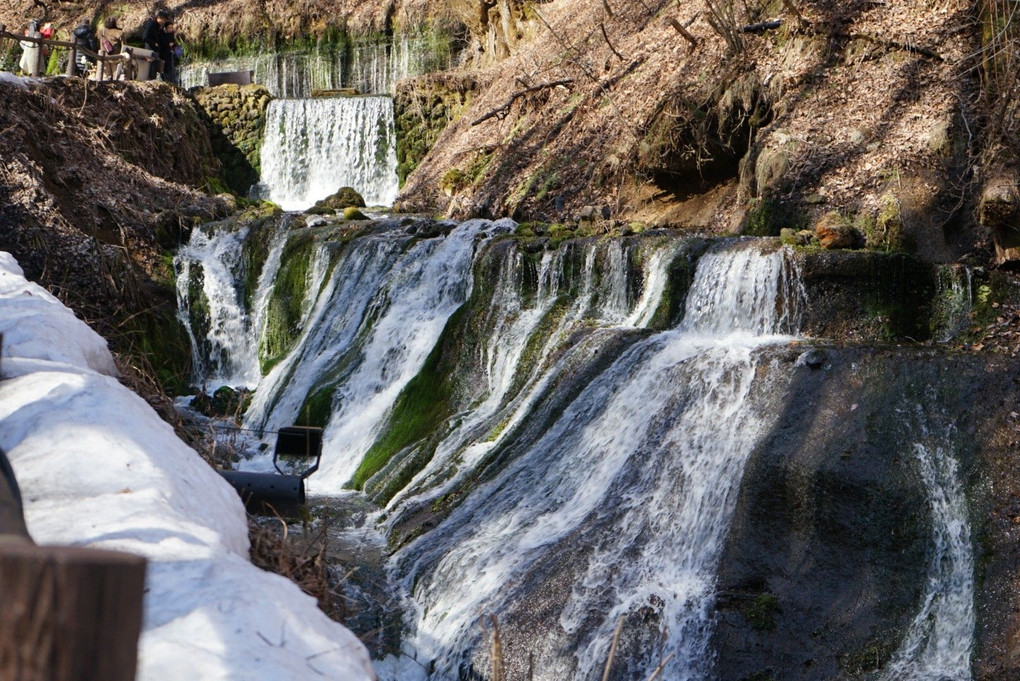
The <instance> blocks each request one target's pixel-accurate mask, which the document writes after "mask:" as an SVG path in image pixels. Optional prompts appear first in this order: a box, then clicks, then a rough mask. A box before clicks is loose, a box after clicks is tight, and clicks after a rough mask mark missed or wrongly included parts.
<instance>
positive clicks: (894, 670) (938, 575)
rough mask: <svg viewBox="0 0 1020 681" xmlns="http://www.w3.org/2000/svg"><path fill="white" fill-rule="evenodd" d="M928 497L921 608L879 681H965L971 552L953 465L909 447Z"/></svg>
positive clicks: (925, 449) (933, 451)
mask: <svg viewBox="0 0 1020 681" xmlns="http://www.w3.org/2000/svg"><path fill="white" fill-rule="evenodd" d="M913 454H914V460H915V461H916V462H917V468H918V471H919V472H920V474H921V479H922V481H923V482H924V486H925V490H926V491H927V493H928V503H929V505H930V508H931V518H932V553H931V557H930V559H929V564H928V582H927V584H926V585H925V589H924V593H923V595H922V601H921V608H920V610H919V611H918V613H917V615H916V616H915V617H914V620H913V622H911V624H910V627H909V628H908V630H907V634H906V636H905V637H904V639H903V642H902V643H901V644H900V648H899V650H897V651H896V653H894V654H893V657H892V660H891V661H890V662H889V664H888V665H887V666H886V668H885V669H884V670H883V672H882V675H881V677H880V678H881V681H933V680H937V681H970V679H971V678H972V676H971V671H970V656H971V648H972V647H973V641H974V626H975V612H974V551H973V548H972V546H971V532H970V520H969V517H968V509H967V498H966V496H965V495H964V493H963V487H962V485H961V484H960V478H959V472H958V470H957V467H958V466H957V463H956V460H955V459H954V458H953V457H952V456H951V455H950V454H949V453H948V452H947V451H945V450H944V449H943V448H942V447H940V446H928V445H925V444H923V443H917V444H915V445H914V452H913Z"/></svg>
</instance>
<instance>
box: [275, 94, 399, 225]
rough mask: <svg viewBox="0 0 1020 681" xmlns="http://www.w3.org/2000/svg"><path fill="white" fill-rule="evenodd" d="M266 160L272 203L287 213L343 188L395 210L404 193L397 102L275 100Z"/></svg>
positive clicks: (373, 98) (381, 98)
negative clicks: (396, 124)
mask: <svg viewBox="0 0 1020 681" xmlns="http://www.w3.org/2000/svg"><path fill="white" fill-rule="evenodd" d="M261 159H262V177H261V181H262V184H264V185H265V186H266V187H268V197H267V198H269V199H270V200H271V201H273V202H274V203H277V204H279V205H280V206H281V207H283V208H284V209H285V210H302V209H305V208H308V207H310V206H311V205H312V204H313V203H315V202H316V201H318V200H320V199H324V198H326V197H327V196H329V195H330V194H333V193H334V192H335V191H337V189H339V188H340V187H353V188H354V189H356V190H357V191H358V192H359V193H360V194H361V195H362V196H363V197H364V199H365V202H366V203H367V204H368V205H375V206H389V205H392V204H393V201H394V199H396V197H397V191H398V190H399V186H398V180H397V151H396V135H395V132H394V127H393V100H392V99H391V98H389V97H384V96H365V97H335V98H327V99H284V100H275V101H273V102H271V103H270V105H269V111H268V114H267V121H266V135H265V140H264V142H263V144H262V150H261Z"/></svg>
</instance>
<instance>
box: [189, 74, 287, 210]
mask: <svg viewBox="0 0 1020 681" xmlns="http://www.w3.org/2000/svg"><path fill="white" fill-rule="evenodd" d="M195 100H196V101H197V102H198V103H199V105H200V106H201V107H202V109H203V110H204V111H205V113H206V115H207V116H208V123H207V124H208V127H209V137H210V139H211V141H212V145H213V153H215V154H216V157H217V158H218V159H219V161H220V163H221V164H222V166H223V179H224V181H225V182H226V184H227V186H228V187H230V189H232V190H233V191H234V192H236V193H238V194H240V195H242V196H246V195H247V194H248V190H249V188H250V187H251V186H252V185H253V184H255V183H256V182H258V180H259V169H260V158H259V152H260V149H261V148H262V136H263V132H264V131H265V127H266V110H267V109H268V108H269V102H270V101H271V100H272V95H270V94H269V91H268V90H267V89H265V88H264V87H262V86H261V85H218V86H216V87H211V88H202V89H200V90H198V91H196V92H195Z"/></svg>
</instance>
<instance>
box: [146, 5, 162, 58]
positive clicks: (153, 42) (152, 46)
mask: <svg viewBox="0 0 1020 681" xmlns="http://www.w3.org/2000/svg"><path fill="white" fill-rule="evenodd" d="M167 18H168V15H167V12H166V10H162V9H161V10H158V11H157V12H156V13H155V14H154V15H153V16H151V17H149V18H148V19H146V20H145V23H144V24H142V46H143V47H144V48H145V49H147V50H152V51H153V52H158V51H159V34H160V32H161V31H162V30H163V26H164V25H165V24H166V21H167Z"/></svg>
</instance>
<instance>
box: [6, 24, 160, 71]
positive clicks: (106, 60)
mask: <svg viewBox="0 0 1020 681" xmlns="http://www.w3.org/2000/svg"><path fill="white" fill-rule="evenodd" d="M5 38H6V39H10V40H16V41H18V42H22V41H23V42H29V43H34V44H36V45H38V46H39V49H38V50H37V51H36V58H35V63H34V64H32V68H31V70H30V73H29V74H28V75H30V76H32V77H38V76H41V75H43V74H45V72H46V65H45V64H44V61H45V59H46V57H45V56H44V54H43V52H44V50H43V47H50V48H53V47H59V48H63V49H67V50H69V52H68V59H67V70H66V75H67V76H69V77H70V76H74V74H75V65H76V62H77V61H78V55H79V54H84V55H85V56H87V57H89V58H90V59H91V60H92V61H94V62H95V63H96V80H106V79H107V78H109V79H111V80H114V79H118V78H119V77H120V76H121V75H122V74H123V73H125V72H126V73H127V75H128V78H129V79H130V68H129V67H130V64H131V61H132V60H133V59H139V57H136V56H135V55H133V54H132V53H131V50H132V48H131V47H130V46H127V45H125V46H124V47H123V48H122V51H121V52H120V53H119V54H100V53H98V52H93V51H92V50H90V49H87V48H85V47H82V46H81V45H79V44H77V43H75V42H65V41H63V40H52V39H49V38H34V37H31V36H27V35H18V34H17V33H11V32H10V31H8V30H7V27H6V26H5V25H4V24H0V41H3V40H4V39H5ZM141 59H144V60H145V61H156V60H155V59H152V58H146V57H142V58H141ZM108 65H109V67H108Z"/></svg>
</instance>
